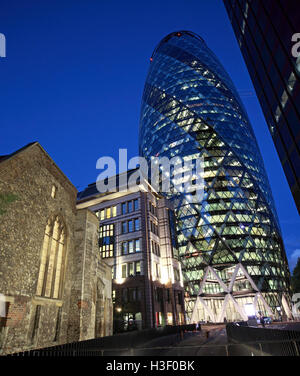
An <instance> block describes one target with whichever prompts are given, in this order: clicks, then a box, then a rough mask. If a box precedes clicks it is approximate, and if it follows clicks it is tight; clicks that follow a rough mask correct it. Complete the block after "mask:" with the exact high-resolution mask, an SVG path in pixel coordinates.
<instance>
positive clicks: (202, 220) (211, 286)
mask: <svg viewBox="0 0 300 376" xmlns="http://www.w3.org/2000/svg"><path fill="white" fill-rule="evenodd" d="M139 152H140V155H141V156H142V157H144V158H146V159H147V161H148V162H150V161H151V160H153V158H154V157H158V156H159V158H162V157H168V158H169V159H170V158H172V157H176V156H179V157H181V158H183V159H184V158H188V159H189V160H192V161H193V162H196V161H197V160H200V159H201V161H202V163H203V166H204V168H203V183H204V190H203V195H202V198H201V200H199V197H198V196H196V195H192V194H190V195H187V194H186V193H184V192H179V191H176V192H175V191H174V190H173V191H172V190H170V191H169V192H166V193H164V194H165V195H166V196H167V197H168V198H169V199H171V200H172V201H173V204H174V207H175V211H176V217H177V240H178V241H177V247H176V250H175V249H174V253H175V252H176V253H177V255H178V258H179V259H180V261H181V265H182V271H183V276H184V281H185V303H186V313H187V318H188V320H189V321H190V322H198V321H206V322H224V321H235V320H247V319H248V318H249V317H251V316H260V315H267V316H271V317H273V318H274V319H275V318H276V319H280V318H284V317H291V306H290V274H289V269H288V263H287V258H286V254H285V250H284V245H283V242H282V237H281V230H280V225H279V221H278V217H277V214H276V209H275V205H274V201H273V197H272V193H271V189H270V186H269V182H268V178H267V175H266V172H265V168H264V164H263V160H262V157H261V154H260V151H259V147H258V144H257V141H256V138H255V135H254V133H253V130H252V127H251V124H250V122H249V119H248V117H247V114H246V111H245V109H244V106H243V104H242V102H241V99H240V97H239V95H238V93H237V90H236V89H235V87H234V85H233V83H232V81H231V79H230V77H229V76H228V74H227V73H226V71H225V70H224V68H223V66H222V65H221V64H220V62H219V61H218V59H217V57H216V56H215V55H214V53H213V52H212V51H211V50H210V49H209V48H208V47H207V45H206V43H205V41H204V40H203V39H202V38H201V37H199V36H198V35H196V34H194V33H192V32H189V31H178V32H174V33H171V34H169V35H167V36H166V37H165V38H163V39H162V41H161V42H160V43H159V44H158V46H157V47H156V49H155V50H154V52H153V54H152V56H151V58H150V67H149V71H148V75H147V78H146V83H145V87H144V92H143V97H142V106H141V115H140V129H139Z"/></svg>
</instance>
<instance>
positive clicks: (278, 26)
mask: <svg viewBox="0 0 300 376" xmlns="http://www.w3.org/2000/svg"><path fill="white" fill-rule="evenodd" d="M224 4H225V6H226V9H227V12H228V15H229V18H230V21H231V23H232V26H233V30H234V32H235V35H236V37H237V40H238V43H239V46H240V48H241V52H242V54H243V57H244V59H245V62H246V64H247V67H248V71H249V74H250V76H251V79H252V82H253V85H254V87H255V90H256V93H257V97H258V99H259V101H260V104H261V107H262V110H263V112H264V115H265V118H266V121H267V124H268V127H269V130H270V133H271V135H272V138H273V141H274V144H275V146H276V149H277V152H278V155H279V158H280V161H281V163H282V166H283V169H284V172H285V175H286V178H287V180H288V183H289V185H290V188H291V191H292V194H293V196H294V199H295V203H296V206H297V208H298V212H299V214H300V56H299V57H297V56H294V55H295V53H294V52H293V50H294V49H295V52H296V50H297V45H296V42H297V40H299V35H300V34H299V33H300V11H299V2H297V1H295V0H263V1H261V0H251V1H249V0H224ZM298 50H299V51H300V48H299V47H298ZM296 55H297V54H296Z"/></svg>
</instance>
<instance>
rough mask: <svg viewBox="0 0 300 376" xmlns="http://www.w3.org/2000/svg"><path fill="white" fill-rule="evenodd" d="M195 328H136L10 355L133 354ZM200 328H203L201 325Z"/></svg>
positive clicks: (177, 338)
mask: <svg viewBox="0 0 300 376" xmlns="http://www.w3.org/2000/svg"><path fill="white" fill-rule="evenodd" d="M194 330H196V324H190V325H180V326H164V327H161V328H157V329H145V330H136V331H132V332H129V333H122V334H116V335H114V336H109V337H101V338H95V339H90V340H86V341H79V342H72V343H66V344H64V345H58V346H51V347H46V348H42V349H35V350H29V351H23V352H19V353H15V354H10V355H8V356H109V355H122V352H127V351H128V349H129V350H130V351H131V352H132V355H133V351H132V350H133V349H136V348H138V347H142V346H143V345H144V344H146V343H147V342H149V341H151V340H154V339H156V338H159V337H163V336H170V335H175V337H176V338H175V339H172V338H171V340H172V342H174V340H175V341H176V340H177V341H178V340H180V338H181V335H182V333H183V332H185V331H194ZM198 330H201V326H200V325H199V327H198ZM176 335H177V336H176Z"/></svg>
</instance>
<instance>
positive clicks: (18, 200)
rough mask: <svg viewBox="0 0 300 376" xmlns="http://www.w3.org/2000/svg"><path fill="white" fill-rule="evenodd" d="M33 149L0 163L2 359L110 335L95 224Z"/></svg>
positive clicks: (107, 288) (105, 273)
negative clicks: (43, 348) (19, 353)
mask: <svg viewBox="0 0 300 376" xmlns="http://www.w3.org/2000/svg"><path fill="white" fill-rule="evenodd" d="M76 196H77V190H76V188H75V187H74V186H73V185H72V184H71V183H70V181H69V180H68V178H67V177H66V176H65V175H64V174H63V173H62V171H61V170H60V169H59V168H58V167H57V166H56V164H55V163H54V162H53V160H52V159H51V158H50V157H49V155H48V154H47V153H46V152H45V150H44V149H43V148H42V147H41V145H40V144H39V143H37V142H34V143H31V144H29V145H27V146H25V147H24V148H22V149H20V150H18V151H17V152H15V153H12V154H10V155H6V156H0V354H9V353H14V352H18V351H23V350H28V349H34V348H42V347H48V346H51V345H53V346H54V345H58V344H64V343H68V342H74V341H80V340H86V339H91V338H95V337H101V336H107V335H111V334H112V314H113V310H112V299H111V297H112V291H111V283H112V279H111V273H112V272H111V268H110V267H109V266H108V265H107V264H106V263H105V262H104V261H103V260H102V259H101V257H100V254H99V246H98V237H99V235H98V231H99V219H98V218H97V216H96V215H95V214H94V213H93V212H91V211H90V210H88V209H81V210H77V209H76Z"/></svg>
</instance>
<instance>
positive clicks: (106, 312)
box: [68, 209, 112, 341]
mask: <svg viewBox="0 0 300 376" xmlns="http://www.w3.org/2000/svg"><path fill="white" fill-rule="evenodd" d="M98 228H99V220H98V218H97V216H96V215H95V214H94V213H92V212H91V211H90V210H88V209H81V210H78V212H77V220H76V228H75V257H74V266H73V279H72V291H71V306H70V321H69V328H68V339H69V341H78V340H87V339H91V338H95V337H102V336H105V335H111V334H112V294H111V268H110V267H109V266H108V265H106V264H105V263H104V262H103V261H102V260H101V258H100V253H99V247H98Z"/></svg>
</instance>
